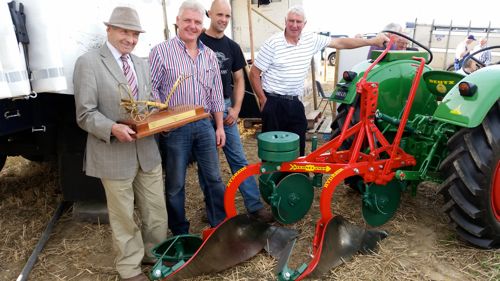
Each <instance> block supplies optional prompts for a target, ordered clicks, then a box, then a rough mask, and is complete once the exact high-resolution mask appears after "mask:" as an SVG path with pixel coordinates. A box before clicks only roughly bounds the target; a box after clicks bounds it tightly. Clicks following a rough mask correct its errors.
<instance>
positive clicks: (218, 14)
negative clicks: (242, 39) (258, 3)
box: [199, 0, 274, 222]
mask: <svg viewBox="0 0 500 281" xmlns="http://www.w3.org/2000/svg"><path fill="white" fill-rule="evenodd" d="M208 16H209V17H210V27H209V28H208V29H207V30H206V31H205V32H204V33H202V34H201V35H200V40H201V41H202V42H203V44H205V45H207V46H208V47H209V48H210V49H212V50H213V51H214V52H215V54H216V55H217V59H218V60H219V68H220V72H221V78H222V85H223V88H224V100H225V104H226V108H225V111H224V131H225V133H226V145H225V146H224V147H223V150H224V154H225V155H226V159H227V162H228V163H229V167H230V168H231V172H232V173H233V174H234V173H236V172H237V171H238V170H239V169H241V168H243V167H245V166H247V165H248V161H247V159H246V157H245V152H244V151H243V146H242V144H241V140H240V133H239V131H238V124H237V121H238V114H239V113H240V109H241V104H242V102H243V96H244V94H245V80H244V76H243V71H244V67H245V65H246V62H245V57H244V56H243V53H242V52H241V48H240V46H239V45H238V44H237V43H236V42H234V41H233V40H231V39H229V38H228V37H227V36H225V35H224V30H225V29H226V27H227V24H228V23H229V20H230V19H231V6H230V5H229V3H228V2H227V1H226V0H215V1H213V2H212V6H211V7H210V11H208ZM231 84H233V86H232V87H231ZM199 179H200V185H201V187H202V188H205V186H207V184H206V183H205V182H204V181H203V176H202V175H199ZM239 190H240V192H241V194H242V195H243V201H244V203H245V207H246V209H247V211H248V213H249V214H250V216H252V217H254V218H256V219H258V220H261V221H264V222H271V221H273V220H274V218H273V216H272V214H271V213H270V212H269V211H267V210H266V209H265V208H264V205H263V204H262V202H261V201H260V193H259V189H258V187H257V183H256V181H255V178H254V177H249V178H248V179H246V180H245V181H244V182H243V183H242V184H241V186H240V187H239Z"/></svg>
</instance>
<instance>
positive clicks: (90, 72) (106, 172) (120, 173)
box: [73, 44, 161, 180]
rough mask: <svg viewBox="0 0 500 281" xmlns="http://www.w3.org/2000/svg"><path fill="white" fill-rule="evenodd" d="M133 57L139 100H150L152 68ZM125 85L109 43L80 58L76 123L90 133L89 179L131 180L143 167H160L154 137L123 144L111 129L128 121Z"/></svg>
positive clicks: (75, 81) (75, 78)
mask: <svg viewBox="0 0 500 281" xmlns="http://www.w3.org/2000/svg"><path fill="white" fill-rule="evenodd" d="M130 56H131V59H132V62H133V64H134V69H135V72H136V74H137V84H138V88H139V93H138V94H139V96H138V99H139V100H149V99H150V95H151V77H150V72H149V66H148V64H147V62H146V61H145V60H143V59H141V58H139V57H137V56H135V55H132V54H131V55H130ZM121 83H123V84H125V85H127V79H126V78H125V75H124V74H123V71H122V69H121V67H120V66H119V65H118V63H117V62H116V60H115V58H114V57H113V55H112V53H111V51H110V50H109V48H108V47H107V45H106V44H104V45H103V46H102V47H101V48H100V49H97V50H93V51H90V52H88V53H86V54H84V55H82V56H80V57H79V58H78V60H77V62H76V64H75V71H74V73H73V84H74V93H75V105H76V120H77V123H78V125H79V126H80V128H82V129H83V130H85V131H87V132H88V136H87V146H86V151H85V158H84V170H85V172H86V174H87V175H88V176H93V177H97V178H104V179H111V180H121V179H131V178H134V177H135V175H136V173H137V171H138V169H139V167H140V168H142V170H144V171H151V170H152V169H153V168H155V167H157V166H158V165H159V164H160V161H161V160H160V154H159V151H158V146H157V144H156V141H155V139H154V137H153V136H149V137H145V138H142V139H138V140H135V141H133V142H129V143H121V142H119V141H118V139H116V138H115V137H113V136H111V126H112V125H113V124H115V123H116V122H117V121H119V120H124V119H126V118H127V115H126V114H125V112H124V110H123V109H121V108H120V99H121V96H120V91H119V85H120V84H121Z"/></svg>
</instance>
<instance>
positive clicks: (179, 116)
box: [118, 75, 210, 139]
mask: <svg viewBox="0 0 500 281" xmlns="http://www.w3.org/2000/svg"><path fill="white" fill-rule="evenodd" d="M190 76H191V75H187V76H185V75H181V76H179V77H178V78H177V80H176V81H175V83H174V86H173V87H172V89H171V90H170V92H169V93H168V95H167V98H166V100H165V102H164V103H162V102H160V101H144V100H137V101H136V100H135V98H134V96H133V94H132V91H131V89H130V86H129V85H128V84H123V83H121V84H119V85H118V88H119V91H120V96H121V100H120V106H121V107H122V109H124V110H125V113H126V114H127V115H128V116H129V117H130V118H128V119H126V120H121V121H120V123H123V124H127V125H129V126H130V127H131V128H132V129H133V130H134V131H135V132H136V134H135V137H136V138H138V139H139V138H143V137H146V136H150V135H153V134H156V133H159V132H164V131H168V130H172V129H175V128H178V127H181V126H183V125H185V124H188V123H191V122H194V121H198V120H201V119H204V118H208V117H210V114H209V113H206V112H205V109H204V108H203V106H199V105H179V106H171V107H169V106H168V102H169V101H170V98H171V97H172V94H173V93H174V92H175V90H176V89H177V87H178V86H179V85H180V83H182V81H184V80H185V79H187V78H189V77H190Z"/></svg>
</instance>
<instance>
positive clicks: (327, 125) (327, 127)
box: [318, 116, 332, 134]
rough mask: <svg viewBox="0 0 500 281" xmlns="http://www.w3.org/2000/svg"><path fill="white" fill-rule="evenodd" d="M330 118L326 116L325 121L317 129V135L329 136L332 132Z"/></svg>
mask: <svg viewBox="0 0 500 281" xmlns="http://www.w3.org/2000/svg"><path fill="white" fill-rule="evenodd" d="M331 125H332V117H331V116H328V117H326V118H325V121H323V123H322V124H321V127H320V128H319V129H318V133H322V134H330V133H331V132H332V128H331Z"/></svg>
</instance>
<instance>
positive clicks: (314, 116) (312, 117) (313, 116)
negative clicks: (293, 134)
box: [306, 110, 321, 129]
mask: <svg viewBox="0 0 500 281" xmlns="http://www.w3.org/2000/svg"><path fill="white" fill-rule="evenodd" d="M320 116H321V111H319V110H314V111H311V112H309V113H307V115H306V119H307V129H312V128H313V127H314V123H316V122H317V121H318V120H319V118H320Z"/></svg>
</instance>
